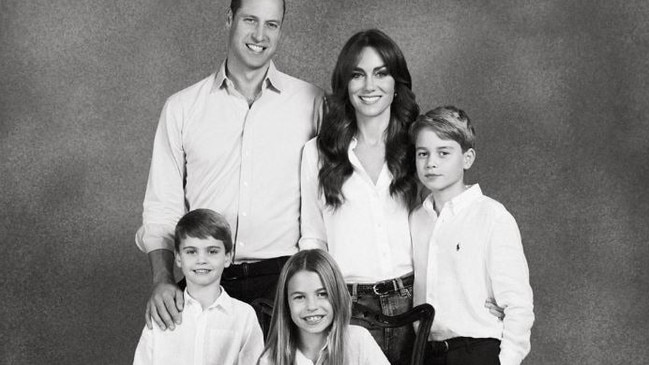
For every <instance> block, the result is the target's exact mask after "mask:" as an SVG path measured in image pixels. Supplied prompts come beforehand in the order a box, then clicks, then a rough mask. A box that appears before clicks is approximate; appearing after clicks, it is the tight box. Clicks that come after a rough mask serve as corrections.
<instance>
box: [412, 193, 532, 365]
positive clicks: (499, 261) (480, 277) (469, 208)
mask: <svg viewBox="0 0 649 365" xmlns="http://www.w3.org/2000/svg"><path fill="white" fill-rule="evenodd" d="M432 199H433V198H432V195H431V196H429V197H428V198H427V199H426V200H425V201H424V203H423V204H422V206H420V207H419V208H418V209H416V210H415V211H414V212H413V214H412V215H411V217H410V225H411V232H412V233H411V234H412V242H413V256H414V265H415V284H414V300H413V301H414V305H418V304H422V303H430V304H432V305H433V307H434V308H435V321H434V322H433V326H432V329H431V334H430V338H429V339H430V340H435V341H442V340H446V339H449V338H453V337H459V336H463V337H477V338H496V339H500V340H501V345H500V355H499V358H500V363H501V364H502V365H510V364H520V363H521V361H522V360H523V358H525V356H526V355H527V354H528V353H529V351H530V334H531V328H532V324H533V322H534V313H533V297H532V288H531V287H530V285H529V271H528V267H527V261H526V260H525V255H524V253H523V246H522V243H521V237H520V232H519V230H518V225H517V224H516V221H515V219H514V217H513V216H512V215H511V214H510V213H509V212H508V211H507V210H506V209H505V207H504V206H503V205H502V204H500V203H498V202H497V201H495V200H493V199H491V198H489V197H487V196H484V195H483V194H482V191H481V189H480V187H479V186H478V185H477V184H476V185H473V186H472V187H470V188H469V189H468V190H466V191H464V192H463V193H461V194H460V195H458V196H456V197H455V198H453V199H452V200H451V201H449V202H448V203H446V204H445V205H444V207H443V209H442V211H441V213H440V215H439V216H437V213H436V212H435V210H434V206H433V200H432ZM485 298H495V300H496V302H497V303H498V306H500V307H503V308H504V311H505V318H504V320H500V319H498V318H497V317H495V316H494V315H492V314H491V313H490V312H489V310H488V309H487V308H485V307H484V299H485Z"/></svg>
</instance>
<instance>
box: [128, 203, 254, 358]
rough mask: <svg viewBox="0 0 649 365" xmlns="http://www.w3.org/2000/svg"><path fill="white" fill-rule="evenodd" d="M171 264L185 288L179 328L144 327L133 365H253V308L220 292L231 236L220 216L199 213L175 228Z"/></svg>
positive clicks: (229, 258)
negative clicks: (183, 306) (177, 269)
mask: <svg viewBox="0 0 649 365" xmlns="http://www.w3.org/2000/svg"><path fill="white" fill-rule="evenodd" d="M174 241H175V242H174V244H175V261H176V265H178V267H180V269H181V270H182V272H183V274H184V275H185V279H186V281H187V287H186V289H185V292H184V299H185V308H184V310H183V311H182V313H181V315H182V324H180V325H178V326H176V328H175V329H174V330H173V331H166V330H163V329H161V328H160V327H159V326H158V325H157V323H154V325H153V329H149V328H147V327H146V326H145V327H144V330H143V331H142V337H141V338H140V343H139V344H138V346H137V349H136V350H135V358H134V360H133V364H137V365H140V364H156V365H158V364H160V365H162V364H170V365H171V364H219V365H230V364H241V365H247V364H255V363H256V362H257V359H258V358H259V356H260V355H261V352H262V351H263V350H264V339H263V334H262V332H261V327H260V326H259V322H258V321H257V316H256V314H255V311H254V309H253V308H252V307H251V306H250V305H248V304H246V303H244V302H241V301H239V300H237V299H234V298H232V297H230V296H229V295H228V293H226V292H225V290H224V289H223V287H221V285H220V283H221V275H222V274H223V269H224V268H226V267H228V266H230V263H231V262H232V236H231V233H230V227H229V225H228V223H227V221H226V220H225V218H224V217H223V216H221V215H220V214H218V213H216V212H214V211H212V210H210V209H197V210H193V211H191V212H189V213H187V214H186V215H185V216H183V217H182V218H181V219H180V220H179V221H178V224H177V225H176V231H175V239H174Z"/></svg>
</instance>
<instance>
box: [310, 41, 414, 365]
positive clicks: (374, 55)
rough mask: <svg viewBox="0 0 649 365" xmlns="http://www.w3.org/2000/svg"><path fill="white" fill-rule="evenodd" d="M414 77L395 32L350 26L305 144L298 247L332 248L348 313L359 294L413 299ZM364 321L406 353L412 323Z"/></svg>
mask: <svg viewBox="0 0 649 365" xmlns="http://www.w3.org/2000/svg"><path fill="white" fill-rule="evenodd" d="M411 84H412V83H411V78H410V73H409V71H408V67H407V65H406V61H405V59H404V57H403V54H402V53H401V50H400V49H399V47H398V46H397V45H396V44H395V43H394V41H392V39H390V38H389V37H388V36H387V35H385V34H384V33H383V32H381V31H379V30H375V29H371V30H367V31H362V32H359V33H357V34H355V35H354V36H352V37H351V38H350V39H349V40H348V41H347V43H346V44H345V46H344V47H343V49H342V51H341V52H340V55H339V56H338V61H337V63H336V67H335V69H334V73H333V76H332V79H331V87H332V95H331V96H330V97H328V98H327V110H326V111H325V116H324V120H323V124H322V128H321V131H320V134H319V136H318V138H317V139H314V140H311V141H309V142H308V143H307V144H306V146H305V147H304V152H303V156H302V172H301V175H302V176H301V177H302V181H301V184H302V208H301V209H302V212H301V217H302V218H301V219H302V222H301V226H302V232H301V233H302V238H301V239H300V248H301V249H305V248H322V249H325V250H327V251H329V253H330V254H331V255H332V256H333V257H334V259H335V260H336V262H337V263H338V265H339V266H340V268H341V270H342V273H343V276H344V279H345V282H346V283H347V286H348V289H349V291H350V294H351V296H352V300H353V302H354V304H355V305H354V309H356V310H355V311H354V313H353V314H352V316H353V317H354V316H358V315H359V313H358V312H359V311H358V308H359V306H358V305H359V304H360V305H361V306H364V307H367V308H369V309H372V310H374V311H378V312H382V313H383V314H386V315H396V314H400V313H403V312H406V311H408V310H409V309H410V308H411V307H412V282H413V275H412V271H413V267H412V250H411V243H410V232H409V229H408V212H409V210H410V209H411V208H412V207H413V206H414V205H415V204H416V200H417V183H416V182H415V179H414V173H413V172H414V156H413V152H412V148H411V145H410V142H409V138H408V127H409V126H410V124H411V123H412V122H413V120H414V119H415V118H416V117H417V115H418V114H419V108H418V106H417V104H416V102H415V96H414V94H413V93H412V90H411ZM352 322H354V321H352ZM356 323H359V324H364V323H363V322H356ZM370 330H371V332H372V335H373V336H374V338H375V339H376V340H377V342H378V343H379V345H380V346H381V348H382V349H383V351H384V352H385V353H386V354H387V356H388V359H389V360H390V362H391V363H392V364H399V363H408V362H409V360H410V354H409V347H410V346H411V343H412V341H413V336H414V333H413V331H412V329H411V328H409V327H408V326H407V327H405V328H399V329H394V330H393V329H386V330H383V329H371V328H370Z"/></svg>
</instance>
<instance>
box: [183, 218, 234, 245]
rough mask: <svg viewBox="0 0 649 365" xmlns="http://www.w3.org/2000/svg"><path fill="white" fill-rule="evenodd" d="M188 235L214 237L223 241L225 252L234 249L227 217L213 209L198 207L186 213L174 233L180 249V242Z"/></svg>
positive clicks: (202, 237) (204, 237)
mask: <svg viewBox="0 0 649 365" xmlns="http://www.w3.org/2000/svg"><path fill="white" fill-rule="evenodd" d="M187 237H193V238H201V239H206V238H210V237H212V238H214V239H216V240H219V241H221V242H223V246H224V247H225V252H226V253H229V252H230V251H232V233H231V232H230V225H229V224H228V221H226V220H225V218H224V217H223V216H222V215H221V214H219V213H217V212H215V211H213V210H211V209H196V210H192V211H191V212H189V213H187V214H185V215H184V216H183V217H182V218H180V220H179V221H178V224H176V231H175V234H174V247H175V249H176V252H179V251H180V243H181V242H182V240H184V239H185V238H187Z"/></svg>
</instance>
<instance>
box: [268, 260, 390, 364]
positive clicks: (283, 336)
mask: <svg viewBox="0 0 649 365" xmlns="http://www.w3.org/2000/svg"><path fill="white" fill-rule="evenodd" d="M350 315H351V301H350V297H349V293H348V292H347V288H346V287H345V282H344V281H343V277H342V274H341V273H340V269H339V268H338V266H337V265H336V263H335V262H334V260H333V259H332V258H331V256H330V255H329V254H327V253H326V252H325V251H322V250H317V249H316V250H304V251H300V252H298V253H297V254H295V255H293V256H292V257H291V258H290V259H289V260H288V261H287V262H286V265H284V268H283V269H282V272H281V273H280V276H279V282H278V283H277V293H276V295H275V304H274V306H273V317H272V320H271V324H270V329H269V335H268V340H267V341H266V348H265V349H264V352H263V354H262V356H261V358H260V359H259V362H258V364H263V365H265V364H274V365H293V364H296V365H302V364H318V365H356V364H359V365H364V364H367V365H375V364H377V365H381V364H388V361H387V359H386V358H385V355H383V352H381V349H380V348H379V346H378V345H377V344H376V342H375V341H374V339H373V338H372V336H371V335H370V334H369V332H368V331H367V330H366V329H364V328H363V327H359V326H354V325H350V324H349V320H350Z"/></svg>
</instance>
